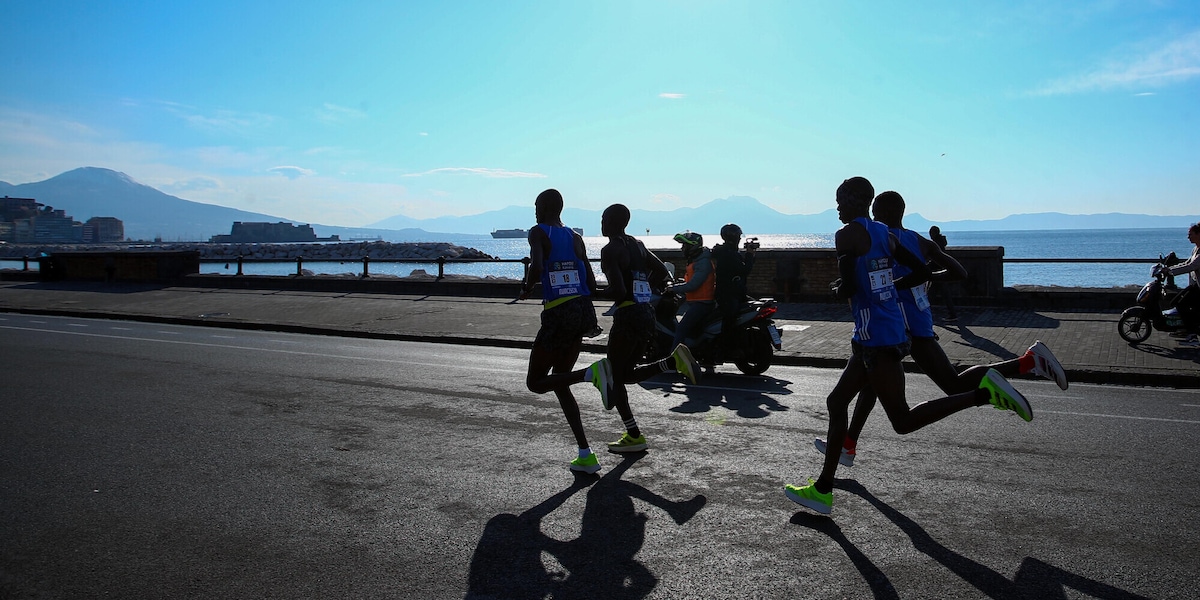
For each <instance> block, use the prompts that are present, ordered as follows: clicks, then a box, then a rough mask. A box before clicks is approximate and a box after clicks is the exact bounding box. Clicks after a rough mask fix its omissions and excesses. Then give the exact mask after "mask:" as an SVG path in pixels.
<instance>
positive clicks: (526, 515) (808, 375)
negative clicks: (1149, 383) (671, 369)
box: [0, 314, 1200, 599]
mask: <svg viewBox="0 0 1200 600" xmlns="http://www.w3.org/2000/svg"><path fill="white" fill-rule="evenodd" d="M526 358H527V353H526V352H525V351H521V350H511V349H504V348H476V347H464V346H447V345H437V344H420V343H403V342H387V341H377V340H366V339H350V338H339V337H322V336H305V335H290V334H278V333H267V332H253V331H235V330H219V329H210V328H192V327H181V326H170V325H161V324H144V323H131V322H119V321H103V320H86V319H71V318H55V317H40V316H28V315H12V314H6V315H0V369H3V373H4V377H3V389H4V393H3V396H2V399H0V414H2V415H3V418H2V419H0V489H2V490H3V499H2V500H3V501H2V502H0V598H35V597H36V598H82V597H87V598H94V597H112V598H150V597H156V598H176V597H204V598H332V597H337V598H488V597H496V598H544V597H553V598H606V599H612V598H734V597H737V598H780V597H796V598H840V597H850V598H861V597H876V598H922V597H937V598H980V597H992V598H1021V597H1028V598H1047V597H1049V598H1053V597H1060V598H1065V597H1071V598H1075V597H1096V598H1129V597H1139V596H1141V597H1154V598H1171V597H1180V598H1184V597H1193V596H1194V593H1195V572H1194V569H1195V565H1197V564H1200V550H1198V549H1200V544H1197V538H1198V537H1200V535H1198V534H1197V532H1196V526H1195V516H1196V514H1197V507H1198V504H1200V503H1198V502H1197V501H1196V499H1195V498H1196V492H1197V488H1198V485H1197V482H1196V478H1195V472H1196V467H1195V458H1196V453H1195V451H1194V448H1195V447H1196V445H1197V434H1198V433H1200V392H1196V391H1185V390H1179V391H1173V390H1162V389H1141V388H1128V387H1118V386H1098V385H1085V384H1076V385H1073V386H1072V387H1071V388H1070V390H1068V391H1065V392H1063V391H1060V390H1058V388H1057V387H1054V386H1053V384H1051V383H1049V382H1043V381H1021V382H1019V383H1018V387H1019V388H1020V389H1021V390H1022V391H1024V392H1025V393H1026V394H1027V395H1028V396H1029V397H1030V399H1031V402H1032V403H1033V406H1034V411H1035V416H1036V418H1035V420H1034V421H1033V423H1025V422H1024V421H1022V420H1020V419H1019V418H1017V417H1016V416H1015V415H1014V414H1012V413H1007V412H1001V411H996V410H993V409H991V408H980V409H974V410H969V411H966V412H964V413H960V414H959V415H955V416H954V417H952V418H951V419H950V420H947V421H943V422H941V423H937V424H934V425H932V426H930V427H928V428H926V429H924V430H922V431H918V432H916V433H914V434H911V435H908V436H900V435H897V434H895V433H894V432H892V431H891V429H890V427H889V426H888V424H887V421H886V418H884V417H883V415H882V413H879V414H877V415H875V417H873V419H872V421H871V422H870V423H869V424H868V426H867V430H866V432H865V434H864V436H863V439H862V441H861V442H860V445H859V458H858V462H857V463H856V465H855V466H854V467H853V468H843V469H842V470H841V471H839V475H840V477H841V478H842V479H841V481H840V482H839V486H838V487H839V489H838V490H837V491H836V492H835V497H836V500H835V507H834V514H833V515H832V518H828V517H823V516H818V515H815V514H814V513H811V512H809V511H807V510H805V509H803V508H800V507H798V506H797V505H795V504H793V503H791V502H790V501H788V500H787V499H786V498H785V497H784V495H783V485H784V483H788V482H793V483H795V482H801V481H803V480H804V478H806V477H808V476H815V474H816V473H817V471H818V469H819V466H820V455H818V454H817V453H816V452H815V450H814V449H813V446H812V439H813V438H814V437H816V436H824V429H825V416H824V412H825V410H824V396H825V394H826V393H828V391H829V390H830V389H831V388H832V386H833V383H834V380H835V378H836V377H837V375H838V372H837V371H836V370H830V369H816V368H803V367H778V366H777V367H772V369H771V370H770V371H768V373H767V376H766V377H761V378H751V377H743V376H739V375H734V374H733V373H732V372H730V373H722V374H718V375H715V376H710V377H708V378H706V379H705V380H704V381H702V382H701V384H700V385H697V386H689V385H685V384H684V383H683V382H682V380H680V379H679V378H677V377H674V376H662V377H661V378H660V379H656V380H652V381H650V382H647V383H645V384H643V385H641V386H635V387H633V388H632V389H631V395H632V398H633V402H634V407H635V412H636V414H637V416H638V419H639V422H640V424H641V426H642V428H643V430H644V431H645V432H646V433H647V435H648V437H649V439H650V443H651V450H650V451H649V452H647V453H644V454H640V455H635V456H632V457H626V458H625V459H624V460H622V457H620V456H617V455H611V454H607V453H605V452H601V453H600V454H601V463H602V465H603V466H604V469H603V470H602V471H601V472H600V473H599V474H598V475H596V476H576V475H574V474H572V473H570V472H569V471H568V470H567V469H566V466H567V462H568V461H569V460H570V458H572V456H573V454H574V446H573V443H572V440H571V437H570V434H569V431H568V429H567V427H566V424H565V422H564V420H563V418H562V416H561V412H560V410H559V408H558V405H557V402H556V401H555V399H554V398H553V396H552V395H546V396H536V395H534V394H531V393H529V392H528V391H526V390H525V388H524V369H525V361H526ZM593 358H595V357H594V356H589V355H585V357H584V359H582V360H581V363H582V362H583V361H584V360H590V359H593ZM909 382H910V383H909V390H910V397H911V398H910V403H915V402H916V401H919V400H923V399H927V398H932V397H934V395H935V392H934V391H933V388H932V386H931V385H929V383H928V382H927V381H926V380H925V379H924V378H923V377H921V376H910V378H909ZM576 395H577V396H578V397H579V400H580V404H581V406H582V407H583V416H584V423H585V425H586V426H587V427H588V431H589V434H590V435H591V438H592V439H591V442H592V447H593V448H603V447H604V443H605V442H606V441H609V440H611V439H615V437H617V435H618V434H619V425H620V422H619V418H618V417H617V415H616V414H615V412H605V411H604V410H603V409H601V408H600V406H599V397H598V394H597V393H596V392H595V390H594V389H591V388H589V387H585V386H578V387H577V388H576Z"/></svg>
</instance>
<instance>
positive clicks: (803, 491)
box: [783, 479, 833, 515]
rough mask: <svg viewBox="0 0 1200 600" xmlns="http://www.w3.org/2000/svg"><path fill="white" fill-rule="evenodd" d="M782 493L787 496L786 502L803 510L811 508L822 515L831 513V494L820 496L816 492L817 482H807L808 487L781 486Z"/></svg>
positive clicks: (819, 493) (810, 480)
mask: <svg viewBox="0 0 1200 600" xmlns="http://www.w3.org/2000/svg"><path fill="white" fill-rule="evenodd" d="M783 493H784V494H786V495H787V497H788V500H791V501H792V502H795V503H796V504H799V505H800V506H803V507H805V508H811V509H813V510H815V511H817V512H819V513H821V514H823V515H827V514H829V513H831V512H833V492H829V493H828V494H822V493H821V492H818V491H817V482H815V481H813V480H812V479H809V480H808V485H805V486H796V485H792V484H790V483H789V484H788V485H785V486H783Z"/></svg>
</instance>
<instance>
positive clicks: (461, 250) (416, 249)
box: [0, 242, 495, 261]
mask: <svg viewBox="0 0 1200 600" xmlns="http://www.w3.org/2000/svg"><path fill="white" fill-rule="evenodd" d="M183 250H195V251H198V252H199V253H200V260H237V258H238V257H239V256H240V257H242V258H245V259H248V260H295V259H297V258H302V259H304V260H306V261H332V260H336V261H343V260H362V258H363V257H364V256H366V257H370V258H371V259H372V260H376V259H379V260H387V259H427V260H437V259H438V258H440V257H445V258H455V259H481V260H488V259H493V260H494V259H495V257H494V256H491V255H488V254H485V253H483V252H480V251H479V250H476V249H474V248H466V247H463V246H456V245H454V244H451V243H448V242H406V243H398V244H394V243H391V242H345V243H320V244H317V243H314V244H255V243H243V244H208V243H155V244H147V243H139V244H73V245H64V244H55V245H36V244H0V258H7V259H20V258H21V257H23V256H28V257H29V258H35V257H37V256H40V255H42V254H53V253H55V252H138V251H142V252H145V251H158V252H163V251H183Z"/></svg>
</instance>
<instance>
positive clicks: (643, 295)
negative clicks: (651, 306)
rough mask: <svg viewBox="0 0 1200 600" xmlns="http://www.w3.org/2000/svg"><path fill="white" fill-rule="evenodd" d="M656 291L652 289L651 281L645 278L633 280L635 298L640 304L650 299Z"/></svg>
mask: <svg viewBox="0 0 1200 600" xmlns="http://www.w3.org/2000/svg"><path fill="white" fill-rule="evenodd" d="M653 295H654V292H653V291H651V290H650V283H649V282H647V281H645V280H644V279H634V280H633V300H634V302H637V303H638V304H645V303H647V302H649V301H650V298H651V296H653Z"/></svg>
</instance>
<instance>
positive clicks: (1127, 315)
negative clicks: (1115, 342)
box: [1117, 306, 1151, 344]
mask: <svg viewBox="0 0 1200 600" xmlns="http://www.w3.org/2000/svg"><path fill="white" fill-rule="evenodd" d="M1150 331H1151V327H1150V320H1149V319H1147V318H1146V309H1144V308H1142V307H1140V306H1133V307H1130V308H1127V309H1125V312H1123V313H1121V320H1119V321H1117V334H1118V335H1120V336H1121V339H1123V340H1125V341H1126V342H1129V343H1130V344H1140V343H1142V342H1144V341H1146V338H1148V337H1150Z"/></svg>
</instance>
